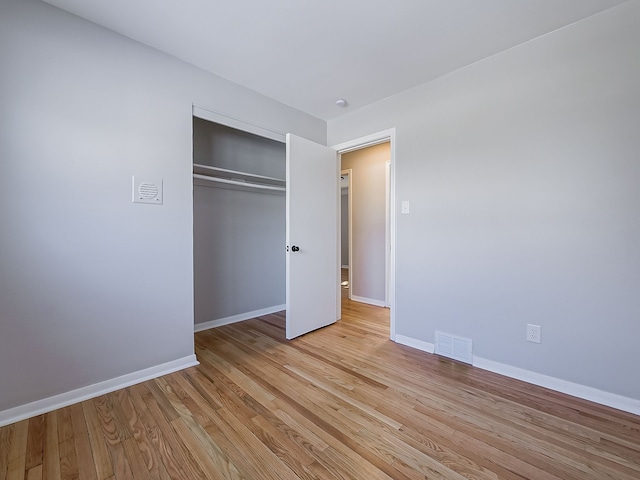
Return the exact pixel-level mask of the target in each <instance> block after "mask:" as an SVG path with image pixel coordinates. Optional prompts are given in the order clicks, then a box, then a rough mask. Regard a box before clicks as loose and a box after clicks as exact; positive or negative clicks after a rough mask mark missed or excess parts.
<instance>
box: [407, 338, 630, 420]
mask: <svg viewBox="0 0 640 480" xmlns="http://www.w3.org/2000/svg"><path fill="white" fill-rule="evenodd" d="M395 341H396V342H397V343H401V344H402V345H407V346H408V347H413V348H416V349H418V350H422V351H423V352H427V353H434V351H435V345H434V344H433V343H428V342H423V341H422V340H417V339H415V338H411V337H405V336H404V335H397V334H396V339H395ZM473 366H474V367H477V368H481V369H483V370H488V371H490V372H494V373H497V374H500V375H504V376H505V377H509V378H515V379H516V380H522V381H523V382H527V383H531V384H533V385H538V386H540V387H545V388H549V389H551V390H555V391H556V392H561V393H566V394H567V395H571V396H573V397H578V398H582V399H583V400H589V401H591V402H595V403H599V404H601V405H606V406H607V407H612V408H617V409H618V410H622V411H624V412H629V413H633V414H635V415H640V400H636V399H634V398H629V397H623V396H622V395H618V394H615V393H611V392H605V391H603V390H598V389H597V388H593V387H588V386H586V385H580V384H578V383H573V382H569V381H567V380H562V379H559V378H555V377H550V376H548V375H543V374H540V373H536V372H531V371H529V370H525V369H522V368H518V367H512V366H511V365H507V364H505V363H500V362H494V361H493V360H487V359H486V358H481V357H476V356H474V357H473Z"/></svg>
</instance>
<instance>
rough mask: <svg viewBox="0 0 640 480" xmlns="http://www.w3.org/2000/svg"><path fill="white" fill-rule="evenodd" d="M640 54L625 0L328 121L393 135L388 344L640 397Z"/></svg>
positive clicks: (334, 130) (632, 9)
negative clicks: (538, 338) (457, 341)
mask: <svg viewBox="0 0 640 480" xmlns="http://www.w3.org/2000/svg"><path fill="white" fill-rule="evenodd" d="M639 45H640V4H639V3H638V2H629V3H626V4H624V5H622V6H620V7H617V8H615V9H613V10H610V11H606V12H604V13H602V14H599V15H596V16H594V17H591V18H589V19H587V20H585V21H582V22H579V23H576V24H573V25H571V26H569V27H566V28H563V29H561V30H559V31H556V32H554V33H551V34H549V35H546V36H544V37H541V38H538V39H536V40H534V41H531V42H528V43H526V44H523V45H521V46H519V47H516V48H513V49H511V50H509V51H507V52H504V53H501V54H499V55H495V56H493V57H491V58H489V59H486V60H484V61H482V62H479V63H476V64H474V65H471V66H469V67H467V68H464V69H461V70H459V71H457V72H454V73H452V74H449V75H447V76H444V77H441V78H439V79H437V80H434V81H433V82H430V83H428V84H425V85H422V86H420V87H417V88H414V89H412V90H409V91H407V92H405V93H403V94H400V95H396V96H394V97H391V98H389V99H386V100H383V101H381V102H378V103H377V104H375V105H372V106H370V107H366V108H363V109H360V110H358V111H355V112H353V113H351V114H349V115H347V116H345V117H342V118H340V119H336V120H333V121H330V122H329V125H328V136H329V144H330V145H334V144H338V143H340V142H343V141H346V140H350V139H353V138H357V137H360V136H364V135H366V134H369V133H372V132H377V131H382V130H385V129H388V128H391V127H396V139H397V148H396V173H397V183H396V184H397V194H396V202H397V206H398V209H399V208H400V201H402V200H410V201H411V214H410V215H399V211H398V212H396V213H398V215H397V243H396V246H397V248H396V251H397V282H396V287H397V304H396V305H395V309H396V322H397V324H396V326H397V333H398V334H401V335H405V336H408V337H412V338H415V339H418V340H422V341H424V342H433V341H434V331H435V330H442V331H445V332H450V333H453V334H458V335H461V336H464V337H470V338H471V339H473V341H474V354H475V355H477V356H480V357H483V358H485V359H490V360H493V361H496V362H501V363H503V364H507V365H511V366H515V367H519V368H523V369H526V370H530V371H533V372H538V373H541V374H546V375H550V376H552V377H556V378H559V379H563V380H567V381H571V382H575V383H578V384H582V385H587V386H591V387H595V388H597V389H601V390H604V391H607V392H612V393H617V394H620V395H624V396H627V397H630V398H634V399H640V382H638V373H637V369H636V364H637V362H636V358H637V350H638V347H637V345H638V338H640V321H639V320H638V319H640V295H639V294H638V292H639V291H640V188H638V185H639V179H640V135H638V126H639V125H640V88H638V86H639V85H640V61H639V56H638V51H639V50H638V47H639ZM529 322H531V323H535V324H539V325H541V326H542V343H541V344H539V345H538V344H533V343H527V342H526V341H525V325H526V324H527V323H529Z"/></svg>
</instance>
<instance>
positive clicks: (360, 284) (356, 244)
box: [341, 142, 390, 303]
mask: <svg viewBox="0 0 640 480" xmlns="http://www.w3.org/2000/svg"><path fill="white" fill-rule="evenodd" d="M389 158H390V144H389V142H386V143H381V144H379V145H374V146H372V147H367V148H363V149H360V150H355V151H353V152H349V153H345V154H343V155H342V166H341V167H342V169H343V170H346V169H351V170H352V191H351V192H349V193H350V195H352V197H353V200H352V201H353V226H352V228H353V230H352V234H353V240H352V248H353V252H352V261H353V265H350V267H351V268H352V269H353V270H352V272H351V274H352V277H351V280H352V282H353V285H352V286H351V288H352V291H351V294H352V296H354V297H355V298H354V299H356V300H358V299H362V300H365V301H367V300H373V301H375V302H378V303H380V302H382V303H384V302H385V223H386V208H385V207H386V206H385V189H386V185H385V182H386V162H387V161H389Z"/></svg>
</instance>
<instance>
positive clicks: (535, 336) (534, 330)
mask: <svg viewBox="0 0 640 480" xmlns="http://www.w3.org/2000/svg"><path fill="white" fill-rule="evenodd" d="M527 342H533V343H540V325H531V324H530V323H529V324H527Z"/></svg>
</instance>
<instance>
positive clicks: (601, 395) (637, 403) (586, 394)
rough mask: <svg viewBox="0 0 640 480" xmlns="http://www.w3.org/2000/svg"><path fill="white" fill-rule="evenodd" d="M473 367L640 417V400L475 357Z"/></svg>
mask: <svg viewBox="0 0 640 480" xmlns="http://www.w3.org/2000/svg"><path fill="white" fill-rule="evenodd" d="M473 366H474V367H478V368H482V369H483V370H489V371H490V372H494V373H499V374H500V375H504V376H505V377H510V378H515V379H517V380H522V381H523V382H527V383H532V384H534V385H538V386H540V387H545V388H549V389H551V390H555V391H556V392H561V393H566V394H567V395H571V396H574V397H578V398H582V399H583V400H589V401H591V402H595V403H599V404H601V405H606V406H608V407H612V408H617V409H618V410H623V411H625V412H629V413H633V414H635V415H640V400H635V399H633V398H629V397H623V396H622V395H618V394H615V393H611V392H605V391H603V390H598V389H597V388H593V387H588V386H586V385H581V384H579V383H573V382H568V381H567V380H561V379H559V378H555V377H550V376H548V375H543V374H541V373H536V372H531V371H529V370H524V369H522V368H518V367H512V366H511V365H506V364H504V363H499V362H494V361H493V360H487V359H486V358H481V357H475V358H474V359H473Z"/></svg>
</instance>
